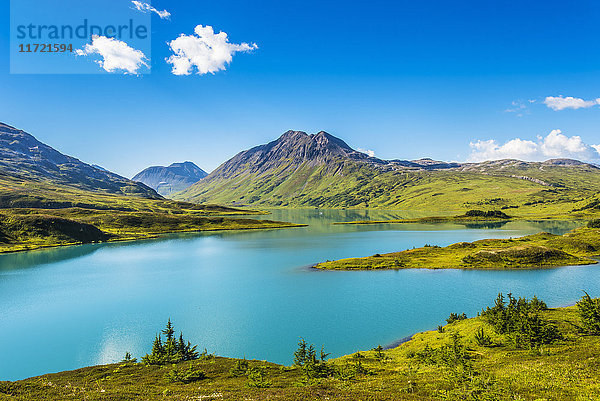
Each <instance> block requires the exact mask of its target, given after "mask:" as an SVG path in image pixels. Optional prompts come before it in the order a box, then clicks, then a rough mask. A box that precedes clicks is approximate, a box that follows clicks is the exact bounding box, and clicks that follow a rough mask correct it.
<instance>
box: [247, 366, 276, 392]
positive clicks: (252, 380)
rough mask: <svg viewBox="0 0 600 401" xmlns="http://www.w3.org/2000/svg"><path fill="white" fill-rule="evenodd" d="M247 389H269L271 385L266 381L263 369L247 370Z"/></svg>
mask: <svg viewBox="0 0 600 401" xmlns="http://www.w3.org/2000/svg"><path fill="white" fill-rule="evenodd" d="M247 376H248V387H256V388H267V387H271V386H272V385H273V383H272V382H271V381H270V380H267V378H266V375H265V371H264V369H263V368H258V367H255V368H250V369H248V374H247Z"/></svg>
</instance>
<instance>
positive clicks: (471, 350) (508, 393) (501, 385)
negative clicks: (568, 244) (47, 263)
mask: <svg viewBox="0 0 600 401" xmlns="http://www.w3.org/2000/svg"><path fill="white" fill-rule="evenodd" d="M540 315H541V317H542V318H543V319H544V320H546V321H549V322H552V323H554V324H555V325H556V326H558V328H559V330H560V332H561V334H562V339H560V340H558V341H557V342H555V343H553V344H550V345H545V346H543V347H542V348H536V349H515V348H514V347H513V346H512V345H510V342H509V341H508V339H507V337H506V336H504V335H499V334H497V333H495V331H494V329H493V327H492V326H491V325H489V324H488V323H487V322H486V321H484V319H483V318H480V317H476V318H471V319H466V320H460V321H456V322H454V323H451V324H447V325H445V326H443V327H441V328H440V329H438V330H435V331H426V332H422V333H417V334H415V335H414V336H412V339H411V340H410V341H408V342H405V343H403V344H401V345H400V346H398V347H396V348H393V349H390V350H385V351H383V355H382V354H381V353H378V352H377V351H374V350H372V351H360V352H359V353H356V354H353V355H347V356H344V357H341V358H337V359H333V360H331V361H329V362H328V364H329V366H330V367H331V368H332V370H333V371H335V372H337V373H335V374H333V375H330V376H329V377H325V378H316V379H305V378H304V377H303V374H302V371H301V369H299V368H294V367H286V366H281V365H276V364H273V363H269V362H266V361H256V360H253V361H247V363H248V368H249V370H250V371H252V372H254V373H253V375H254V376H253V378H252V379H250V378H249V377H248V376H249V375H243V374H242V375H237V376H236V377H234V376H232V374H231V373H230V371H232V369H233V368H234V367H235V366H236V365H239V362H240V360H236V359H232V358H222V357H212V356H210V355H208V356H204V357H202V358H201V359H200V360H197V361H191V362H182V363H180V364H179V365H178V366H176V367H175V368H176V369H177V371H187V369H188V367H189V366H190V365H192V366H193V367H194V368H195V369H196V370H198V371H200V372H202V373H204V378H200V379H199V380H197V381H194V382H191V383H187V384H185V383H173V382H171V381H169V379H168V376H169V372H171V371H172V370H173V366H171V365H167V366H145V365H143V364H139V363H120V364H111V365H104V366H93V367H88V368H82V369H78V370H74V371H69V372H61V373H55V374H47V375H43V376H39V377H34V378H30V379H25V380H21V381H16V382H0V399H7V400H132V399H143V400H164V399H173V400H373V401H375V400H433V399H435V400H437V399H446V400H531V401H534V400H547V401H553V400H557V401H558V400H593V399H599V398H600V374H599V373H598V372H600V337H598V336H589V335H584V334H583V333H582V332H581V330H580V328H579V327H580V325H581V322H580V320H579V316H578V313H577V310H576V308H575V307H568V308H559V309H549V310H544V311H541V312H540ZM440 320H442V318H440ZM481 329H483V331H484V332H485V333H486V335H487V336H489V342H488V343H487V344H486V345H485V346H482V345H479V342H478V341H476V336H477V333H478V332H479V331H480V330H481ZM454 338H457V339H458V340H456V341H458V343H459V344H460V350H461V352H463V353H464V358H465V360H466V361H467V363H468V364H467V365H465V366H466V367H455V366H452V365H451V364H442V363H432V362H431V361H428V360H427V359H426V358H423V357H421V355H425V354H427V353H431V352H435V351H436V350H439V349H442V348H443V347H445V346H450V347H452V344H455V340H454ZM293 348H294V345H293V344H291V346H290V354H291V353H292V351H293ZM32 363H35V361H32ZM359 365H360V369H357V366H359ZM256 372H259V373H258V374H259V375H260V377H261V378H262V380H260V381H258V382H257V381H256V377H255V376H256ZM257 383H259V384H260V383H262V385H264V386H265V387H264V388H257V387H253V385H256V384H257Z"/></svg>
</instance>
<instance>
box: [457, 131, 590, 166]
mask: <svg viewBox="0 0 600 401" xmlns="http://www.w3.org/2000/svg"><path fill="white" fill-rule="evenodd" d="M537 139H538V140H537V142H534V141H529V140H523V139H520V138H516V139H512V140H510V141H508V142H506V143H504V144H503V145H500V144H498V142H497V141H495V140H494V139H490V140H487V141H482V140H479V141H477V142H471V144H470V146H471V155H470V156H469V161H473V162H479V161H485V160H499V159H519V160H528V161H543V160H547V159H556V158H568V159H577V160H585V161H591V160H600V145H588V144H586V143H585V142H583V140H582V139H581V137H579V136H572V137H568V136H566V135H564V134H562V132H561V131H560V130H553V131H552V132H550V133H549V134H548V135H547V136H546V137H545V138H543V137H541V136H539V137H538V138H537Z"/></svg>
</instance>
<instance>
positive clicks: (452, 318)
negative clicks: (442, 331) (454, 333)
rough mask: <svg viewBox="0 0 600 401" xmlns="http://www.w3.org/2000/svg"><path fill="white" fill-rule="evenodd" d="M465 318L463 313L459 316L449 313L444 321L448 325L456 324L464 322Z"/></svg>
mask: <svg viewBox="0 0 600 401" xmlns="http://www.w3.org/2000/svg"><path fill="white" fill-rule="evenodd" d="M466 318H467V315H466V314H464V313H461V314H460V315H459V314H457V313H451V314H450V316H449V317H448V319H446V322H447V323H448V324H451V323H454V322H458V321H459V320H465V319H466Z"/></svg>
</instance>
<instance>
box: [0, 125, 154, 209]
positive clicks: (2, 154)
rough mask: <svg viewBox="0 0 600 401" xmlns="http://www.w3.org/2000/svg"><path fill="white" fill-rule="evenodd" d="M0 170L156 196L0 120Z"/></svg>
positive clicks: (94, 188)
mask: <svg viewBox="0 0 600 401" xmlns="http://www.w3.org/2000/svg"><path fill="white" fill-rule="evenodd" d="M0 171H1V172H3V173H8V174H10V175H12V176H15V177H25V178H26V179H31V178H35V179H38V180H41V181H45V182H53V183H54V184H58V185H67V186H71V187H76V188H78V189H80V190H81V189H83V190H88V191H102V192H109V193H116V194H121V195H125V194H133V195H137V196H142V197H146V198H159V196H158V194H157V193H156V192H154V190H152V189H150V188H148V187H147V186H145V185H141V184H139V183H135V182H133V181H130V180H128V179H126V178H124V177H121V176H119V175H117V174H114V173H112V172H110V171H106V170H103V169H100V168H97V167H94V166H91V165H89V164H87V163H84V162H82V161H81V160H79V159H76V158H74V157H71V156H68V155H65V154H62V153H60V152H59V151H57V150H56V149H54V148H52V147H51V146H48V145H46V144H44V143H42V142H40V141H38V140H37V139H36V138H35V137H34V136H33V135H31V134H28V133H27V132H25V131H23V130H20V129H17V128H15V127H12V126H10V125H8V124H4V123H0Z"/></svg>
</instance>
